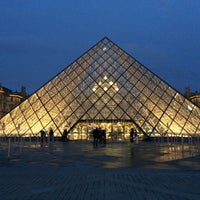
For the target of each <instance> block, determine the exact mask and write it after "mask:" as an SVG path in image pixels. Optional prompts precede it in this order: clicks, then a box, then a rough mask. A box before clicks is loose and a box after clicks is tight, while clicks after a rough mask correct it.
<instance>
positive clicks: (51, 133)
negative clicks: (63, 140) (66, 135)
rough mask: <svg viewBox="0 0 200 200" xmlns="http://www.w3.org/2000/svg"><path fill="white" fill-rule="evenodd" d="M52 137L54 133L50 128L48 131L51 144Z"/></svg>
mask: <svg viewBox="0 0 200 200" xmlns="http://www.w3.org/2000/svg"><path fill="white" fill-rule="evenodd" d="M53 137H54V132H53V129H52V128H51V129H50V131H49V141H50V142H52V141H53Z"/></svg>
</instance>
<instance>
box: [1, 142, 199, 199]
mask: <svg viewBox="0 0 200 200" xmlns="http://www.w3.org/2000/svg"><path fill="white" fill-rule="evenodd" d="M10 147H11V148H10V151H8V143H6V142H0V176H1V179H0V199H3V200H4V199H5V200H6V199H20V200H21V199H200V191H199V185H200V173H199V170H200V145H199V144H194V145H191V144H184V145H182V144H178V143H173V144H170V143H153V142H140V143H139V144H138V145H132V144H130V143H129V142H111V141H110V142H108V143H107V144H106V146H101V145H100V146H98V147H94V146H93V144H92V143H91V142H88V141H70V142H68V143H62V142H53V143H44V144H43V146H42V147H41V145H40V143H37V142H22V143H17V142H15V143H13V142H12V143H11V145H10Z"/></svg>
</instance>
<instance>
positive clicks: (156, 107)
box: [0, 38, 200, 139]
mask: <svg viewBox="0 0 200 200" xmlns="http://www.w3.org/2000/svg"><path fill="white" fill-rule="evenodd" d="M199 116H200V108H199V107H197V106H195V105H194V104H193V103H192V102H190V101H189V100H187V99H186V98H185V97H184V96H182V95H181V94H180V93H179V92H177V91H176V90H175V89H173V88H172V87H171V86H170V85H168V84H167V83H166V82H165V81H163V80H161V79H160V78H159V77H158V76H156V75H155V74H154V73H152V72H151V71H150V70H149V69H147V68H146V67H145V66H143V65H142V64H141V63H140V62H138V61H137V60H136V59H134V58H133V57H132V56H130V55H129V54H127V53H126V52H125V51H124V50H122V49H121V48H119V47H118V46H117V45H116V44H114V43H113V42H112V41H110V40H109V39H108V38H103V39H102V40H101V41H100V42H98V43H97V44H96V45H94V46H93V47H92V48H91V49H89V50H88V51H87V52H86V53H84V54H83V55H82V56H81V57H79V58H78V59H77V60H76V61H74V62H73V63H72V64H70V65H69V66H68V67H66V68H65V69H64V70H63V71H61V72H60V73H59V74H57V75H56V76H55V77H53V78H52V79H51V80H50V81H49V82H47V83H46V84H45V85H44V86H42V87H41V88H40V89H38V90H37V91H36V92H35V93H33V94H32V95H31V96H30V97H29V98H28V99H26V100H25V101H24V102H22V103H21V104H20V105H18V106H17V107H16V108H14V109H13V110H12V111H11V112H10V113H8V114H7V115H5V116H4V117H3V118H1V119H0V122H1V126H0V134H1V136H36V135H37V134H38V133H39V132H40V130H41V129H44V130H46V131H48V130H49V129H50V128H52V129H53V130H54V134H55V135H56V136H61V135H62V132H63V130H64V129H67V130H68V131H69V132H70V134H71V137H72V138H73V139H80V138H81V139H88V138H89V135H88V134H90V131H91V129H92V128H94V126H100V127H103V128H104V129H106V131H107V134H108V133H109V134H111V133H117V134H118V135H119V134H120V133H121V134H122V135H123V139H126V138H127V137H128V132H129V130H130V128H132V127H135V128H136V129H137V130H138V132H139V133H140V135H146V136H184V137H188V136H195V135H199V134H200V123H199V122H200V120H199Z"/></svg>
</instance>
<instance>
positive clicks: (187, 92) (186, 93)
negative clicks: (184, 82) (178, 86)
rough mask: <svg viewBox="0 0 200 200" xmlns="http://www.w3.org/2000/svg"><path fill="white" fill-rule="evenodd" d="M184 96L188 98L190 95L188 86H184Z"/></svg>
mask: <svg viewBox="0 0 200 200" xmlns="http://www.w3.org/2000/svg"><path fill="white" fill-rule="evenodd" d="M185 96H186V97H187V98H189V97H190V96H191V93H190V87H185Z"/></svg>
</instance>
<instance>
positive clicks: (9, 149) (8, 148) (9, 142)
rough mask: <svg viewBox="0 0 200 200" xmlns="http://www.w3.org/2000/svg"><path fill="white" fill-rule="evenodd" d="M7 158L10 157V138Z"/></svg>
mask: <svg viewBox="0 0 200 200" xmlns="http://www.w3.org/2000/svg"><path fill="white" fill-rule="evenodd" d="M8 158H10V138H8Z"/></svg>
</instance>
